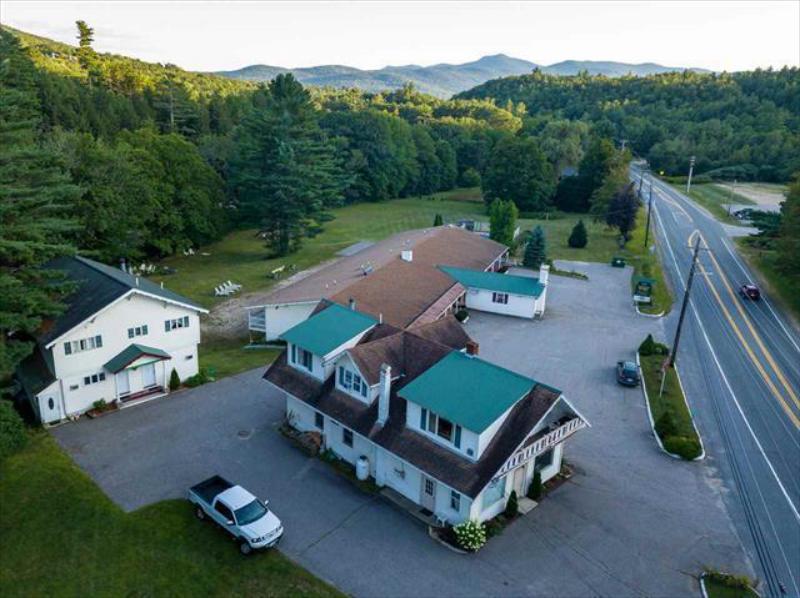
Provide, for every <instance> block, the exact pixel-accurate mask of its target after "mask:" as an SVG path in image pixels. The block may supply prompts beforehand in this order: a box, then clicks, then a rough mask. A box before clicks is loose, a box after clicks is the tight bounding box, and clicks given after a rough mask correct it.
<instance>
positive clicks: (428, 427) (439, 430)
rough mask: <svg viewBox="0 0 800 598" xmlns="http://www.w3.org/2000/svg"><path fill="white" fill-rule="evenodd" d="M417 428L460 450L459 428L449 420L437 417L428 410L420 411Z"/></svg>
mask: <svg viewBox="0 0 800 598" xmlns="http://www.w3.org/2000/svg"><path fill="white" fill-rule="evenodd" d="M419 427H420V428H422V429H423V430H425V431H427V432H430V433H431V434H433V435H435V436H438V437H439V438H441V439H442V440H446V441H447V442H449V443H451V444H453V445H454V446H455V447H456V448H461V426H459V425H458V424H453V422H451V421H450V420H449V419H445V418H443V417H439V416H438V415H436V414H435V413H434V412H433V411H429V410H428V409H421V410H420V422H419Z"/></svg>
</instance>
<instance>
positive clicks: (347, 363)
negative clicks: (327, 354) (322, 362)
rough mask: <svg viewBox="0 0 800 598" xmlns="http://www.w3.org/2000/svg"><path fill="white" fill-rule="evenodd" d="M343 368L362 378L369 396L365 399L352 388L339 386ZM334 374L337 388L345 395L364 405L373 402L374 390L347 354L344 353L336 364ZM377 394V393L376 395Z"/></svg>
mask: <svg viewBox="0 0 800 598" xmlns="http://www.w3.org/2000/svg"><path fill="white" fill-rule="evenodd" d="M340 367H343V368H345V369H348V370H350V372H351V373H353V374H357V375H358V376H359V377H360V378H361V384H362V385H366V386H367V396H366V397H364V396H363V395H362V394H361V393H360V392H355V391H354V390H353V389H352V388H345V387H344V386H341V385H340V384H339V368H340ZM333 369H334V374H335V375H336V388H337V389H339V390H340V391H342V392H343V393H345V394H347V395H349V396H351V397H353V398H354V399H358V400H359V401H361V402H362V403H367V404H370V403H372V400H373V398H374V397H373V388H372V387H370V386H369V384H367V380H366V378H364V375H363V374H362V373H361V370H359V369H358V366H356V364H355V362H354V361H353V360H352V359H351V358H350V356H349V355H348V354H347V353H343V354H342V355H340V356H339V358H338V359H336V360H335V362H334V368H333ZM377 388H378V387H377V385H376V386H375V389H374V390H375V391H377ZM375 394H377V392H376V393H375Z"/></svg>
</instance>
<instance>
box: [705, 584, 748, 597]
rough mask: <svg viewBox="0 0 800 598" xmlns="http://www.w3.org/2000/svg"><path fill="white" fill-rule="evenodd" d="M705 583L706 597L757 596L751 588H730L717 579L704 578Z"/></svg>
mask: <svg viewBox="0 0 800 598" xmlns="http://www.w3.org/2000/svg"><path fill="white" fill-rule="evenodd" d="M705 583H706V592H707V593H708V598H758V594H756V593H755V592H754V591H753V590H743V589H741V588H731V587H728V586H725V585H722V584H721V583H719V582H717V581H709V580H706V582H705Z"/></svg>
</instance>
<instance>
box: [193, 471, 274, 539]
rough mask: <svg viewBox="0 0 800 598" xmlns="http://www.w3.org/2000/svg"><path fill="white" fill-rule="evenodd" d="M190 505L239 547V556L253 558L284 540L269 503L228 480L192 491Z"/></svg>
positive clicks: (211, 480) (217, 478)
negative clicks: (253, 555)
mask: <svg viewBox="0 0 800 598" xmlns="http://www.w3.org/2000/svg"><path fill="white" fill-rule="evenodd" d="M187 498H188V499H189V502H191V503H192V504H194V506H195V508H194V514H195V516H196V517H197V518H198V519H201V520H204V519H211V521H213V522H214V523H216V524H217V525H219V526H220V527H221V528H222V529H223V530H225V531H226V532H228V533H229V534H230V535H231V536H233V539H234V540H236V542H237V543H238V544H239V552H241V553H242V554H250V553H251V552H253V551H254V550H257V549H260V548H271V547H272V546H275V545H276V544H277V543H278V542H279V541H280V539H281V537H282V536H283V525H281V520H280V519H278V517H277V516H276V515H275V513H273V512H272V511H270V510H269V508H268V504H269V503H268V502H267V501H263V502H262V501H260V500H259V499H258V498H256V497H255V496H254V495H253V494H251V493H250V492H248V491H247V490H245V489H244V488H242V487H241V486H237V485H235V484H232V483H230V482H229V481H228V480H226V479H225V478H223V477H221V476H218V475H215V476H212V477H210V478H208V479H207V480H205V481H203V482H200V483H199V484H196V485H195V486H192V487H191V488H189V492H188V497H187Z"/></svg>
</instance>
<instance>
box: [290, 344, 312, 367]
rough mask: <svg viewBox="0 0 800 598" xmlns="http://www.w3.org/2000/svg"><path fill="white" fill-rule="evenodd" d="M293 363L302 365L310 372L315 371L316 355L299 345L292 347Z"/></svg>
mask: <svg viewBox="0 0 800 598" xmlns="http://www.w3.org/2000/svg"><path fill="white" fill-rule="evenodd" d="M292 363H294V364H297V365H301V366H303V367H304V368H306V369H307V370H308V371H309V372H310V371H313V369H314V354H313V353H311V352H310V351H306V350H305V349H301V348H300V347H298V346H297V345H292Z"/></svg>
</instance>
